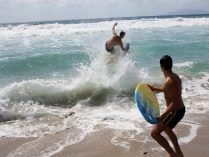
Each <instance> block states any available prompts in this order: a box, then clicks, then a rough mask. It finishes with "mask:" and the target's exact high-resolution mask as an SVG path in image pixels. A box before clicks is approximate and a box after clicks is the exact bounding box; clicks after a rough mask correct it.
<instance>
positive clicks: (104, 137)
mask: <svg viewBox="0 0 209 157" xmlns="http://www.w3.org/2000/svg"><path fill="white" fill-rule="evenodd" d="M205 115H206V114H205ZM207 118H208V116H200V115H195V116H192V117H191V116H188V115H186V118H185V119H186V120H185V119H184V121H183V122H182V123H180V124H179V125H178V127H177V128H176V129H175V132H176V133H177V136H178V137H179V138H180V143H181V147H182V150H183V152H184V154H185V157H207V156H208V153H209V150H208V146H209V136H208V129H209V124H208V122H207ZM188 119H190V120H191V122H193V123H195V124H198V126H199V127H198V129H197V130H196V131H197V132H196V131H195V128H193V131H191V128H190V127H188V126H186V125H185V124H184V122H185V121H187V120H188ZM150 129H151V127H150ZM68 131H69V130H68ZM116 132H117V133H118V130H112V129H102V130H99V131H96V132H94V133H91V134H89V135H87V136H86V137H85V138H84V139H83V140H82V141H80V142H78V143H76V144H72V145H69V146H66V147H64V148H63V149H61V150H59V151H57V152H56V153H53V154H51V155H50V156H53V157H98V156H100V157H130V156H131V157H155V156H158V157H164V156H166V153H165V151H164V150H163V149H161V148H160V146H159V145H158V144H157V143H156V142H155V141H154V140H153V139H152V138H151V137H150V135H149V133H142V134H140V135H139V136H138V137H137V138H135V139H132V140H130V139H129V141H126V140H125V138H123V135H122V136H121V137H120V138H121V140H122V141H123V142H121V143H117V142H115V141H114V139H115V135H116ZM63 133H65V132H62V134H63ZM66 133H67V132H66ZM57 134H59V133H57ZM122 134H124V137H125V134H126V133H125V132H123V133H122ZM196 134H197V135H196ZM145 135H146V136H147V137H148V139H147V140H146V142H143V141H140V140H141V139H142V138H141V137H144V136H145ZM45 136H48V137H47V138H50V136H55V135H45ZM58 136H59V135H58ZM47 138H46V139H47ZM122 138H123V139H122ZM191 138H192V139H191ZM36 140H39V139H36V138H12V137H1V140H0V157H6V156H18V157H23V156H28V157H29V156H30V155H32V156H35V155H34V154H36V153H35V152H37V151H42V150H41V148H42V145H43V147H45V146H44V145H45V144H44V143H43V142H42V143H40V144H39V146H38V147H37V146H35V145H34V149H33V147H31V144H33V143H34V141H36ZM188 140H189V142H188ZM45 142H46V143H47V141H45ZM186 142H188V143H186ZM123 144H124V145H123ZM23 148H24V149H28V150H27V151H25V152H23V153H20V152H21V151H20V150H21V149H23ZM37 149H40V150H37ZM14 152H17V153H14Z"/></svg>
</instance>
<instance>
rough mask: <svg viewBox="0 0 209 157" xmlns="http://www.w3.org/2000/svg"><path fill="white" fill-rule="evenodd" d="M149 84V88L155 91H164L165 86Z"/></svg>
mask: <svg viewBox="0 0 209 157" xmlns="http://www.w3.org/2000/svg"><path fill="white" fill-rule="evenodd" d="M147 85H148V86H149V88H150V89H151V90H152V91H155V92H163V88H164V87H153V86H151V85H150V84H147Z"/></svg>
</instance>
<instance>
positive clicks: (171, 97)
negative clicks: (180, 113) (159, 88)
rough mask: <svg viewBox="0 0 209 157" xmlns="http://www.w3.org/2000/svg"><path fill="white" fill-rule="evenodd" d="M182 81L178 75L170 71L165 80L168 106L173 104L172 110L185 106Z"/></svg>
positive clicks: (165, 94) (164, 88) (164, 89)
mask: <svg viewBox="0 0 209 157" xmlns="http://www.w3.org/2000/svg"><path fill="white" fill-rule="evenodd" d="M181 90H182V83H181V79H180V78H179V76H178V75H176V74H175V73H173V72H171V73H168V74H167V76H166V79H165V82H164V87H163V91H164V96H165V100H166V105H167V107H168V106H170V105H172V110H179V109H181V108H183V107H184V103H183V100H182V97H181V93H182V92H181Z"/></svg>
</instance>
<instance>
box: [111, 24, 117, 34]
mask: <svg viewBox="0 0 209 157" xmlns="http://www.w3.org/2000/svg"><path fill="white" fill-rule="evenodd" d="M117 25H118V23H117V22H116V23H115V24H114V25H113V27H112V34H113V35H117V33H116V32H115V26H117Z"/></svg>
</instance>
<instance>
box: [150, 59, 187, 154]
mask: <svg viewBox="0 0 209 157" xmlns="http://www.w3.org/2000/svg"><path fill="white" fill-rule="evenodd" d="M172 65H173V61H172V58H171V57H170V56H168V55H165V56H163V57H162V58H161V59H160V67H161V70H162V72H163V74H164V76H165V82H164V85H163V87H162V88H156V87H153V86H151V85H149V87H150V89H151V90H152V91H157V92H164V96H165V100H166V106H167V108H166V111H165V112H164V113H163V114H162V115H160V116H159V117H157V119H158V121H159V123H158V124H157V125H156V126H154V128H153V130H152V132H151V136H152V137H153V138H154V139H155V140H156V141H157V142H158V143H159V144H160V145H161V146H162V147H163V148H164V149H165V150H166V151H167V152H168V154H169V157H184V155H183V153H182V151H181V149H180V146H179V143H178V139H177V136H176V135H175V133H174V131H173V130H172V129H173V128H174V127H175V126H176V124H177V123H178V122H179V121H180V120H181V119H182V118H183V117H184V114H185V106H184V103H183V100H182V97H181V93H182V83H181V79H180V78H179V76H178V75H177V74H175V73H173V72H172ZM163 131H164V132H165V133H166V134H167V135H168V137H169V139H170V140H171V142H172V144H173V146H174V149H172V147H171V146H170V145H169V143H168V141H167V140H166V139H165V138H164V137H163V136H162V135H161V133H162V132H163Z"/></svg>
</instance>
